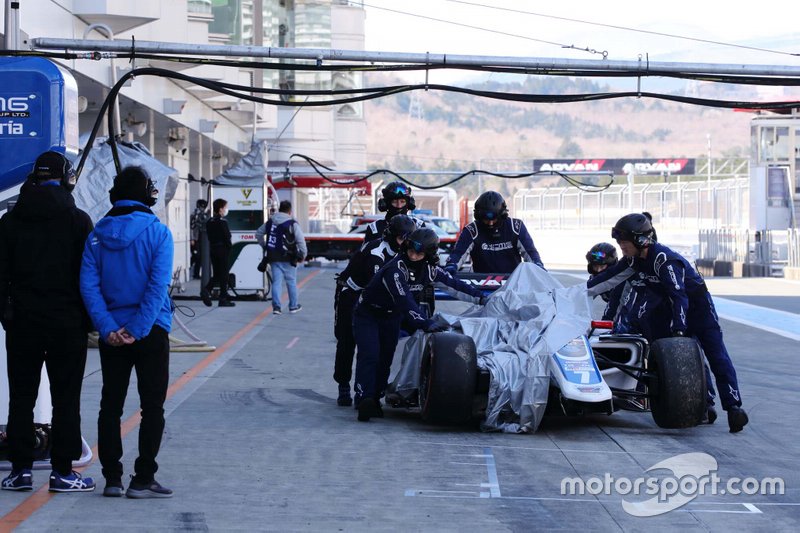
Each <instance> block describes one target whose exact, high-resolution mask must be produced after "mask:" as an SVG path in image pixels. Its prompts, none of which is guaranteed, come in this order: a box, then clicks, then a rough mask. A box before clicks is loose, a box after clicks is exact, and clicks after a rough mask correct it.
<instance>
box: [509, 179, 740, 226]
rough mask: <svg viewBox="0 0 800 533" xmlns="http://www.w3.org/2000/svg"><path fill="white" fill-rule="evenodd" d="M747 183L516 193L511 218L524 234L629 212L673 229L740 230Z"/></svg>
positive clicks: (597, 222)
mask: <svg viewBox="0 0 800 533" xmlns="http://www.w3.org/2000/svg"><path fill="white" fill-rule="evenodd" d="M749 198H750V185H749V179H748V178H730V179H723V180H714V181H711V182H707V181H690V182H683V183H679V182H673V183H643V184H634V185H633V188H632V189H631V188H629V187H628V185H612V186H611V187H609V188H608V189H606V190H604V191H602V192H587V191H581V190H579V189H576V188H574V187H540V188H532V189H521V190H519V191H517V193H516V194H515V195H514V198H513V202H514V204H513V205H514V216H516V217H517V218H521V219H523V220H524V221H525V224H526V225H528V227H529V229H530V228H533V229H547V228H561V229H581V228H595V227H598V226H600V227H608V226H612V225H613V224H614V223H615V222H616V221H617V220H618V219H619V218H620V217H621V216H623V215H625V214H627V213H630V212H631V211H648V212H649V213H651V214H652V215H653V224H655V225H657V226H658V227H659V228H664V229H676V230H694V229H697V230H699V229H720V228H725V227H741V226H742V225H744V226H746V225H747V222H748V218H749Z"/></svg>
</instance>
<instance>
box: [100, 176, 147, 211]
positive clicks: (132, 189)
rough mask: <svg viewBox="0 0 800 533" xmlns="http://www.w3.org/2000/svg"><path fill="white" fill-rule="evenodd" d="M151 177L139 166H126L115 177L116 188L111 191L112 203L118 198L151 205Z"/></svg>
mask: <svg viewBox="0 0 800 533" xmlns="http://www.w3.org/2000/svg"><path fill="white" fill-rule="evenodd" d="M148 180H149V178H148V177H147V174H145V172H144V170H143V169H141V168H139V167H126V168H124V169H122V172H120V173H119V174H117V177H116V178H114V188H112V189H111V190H110V191H109V194H110V196H111V203H114V202H116V201H118V200H135V201H137V202H141V203H143V204H145V205H149V204H148V201H149V200H150V197H149V194H148V193H149V191H148V186H147V182H148Z"/></svg>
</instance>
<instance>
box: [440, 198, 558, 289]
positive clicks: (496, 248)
mask: <svg viewBox="0 0 800 533" xmlns="http://www.w3.org/2000/svg"><path fill="white" fill-rule="evenodd" d="M473 214H474V216H475V220H474V221H473V222H470V223H469V224H467V225H466V226H465V227H464V230H463V231H462V232H461V235H459V237H458V242H456V246H455V248H454V249H453V251H452V253H451V254H450V257H449V258H448V259H447V266H445V269H446V270H447V272H449V273H450V275H453V276H455V275H456V272H457V271H458V268H459V267H460V266H461V264H462V263H463V262H464V261H465V260H466V258H467V256H469V257H471V258H472V271H473V272H478V273H486V274H488V273H499V274H510V273H511V272H513V271H514V269H515V268H517V265H519V264H520V263H521V262H522V261H523V260H524V261H527V262H531V263H535V264H537V265H539V266H540V267H542V268H544V265H543V264H542V259H541V257H539V252H538V251H537V250H536V246H534V244H533V239H531V236H530V234H529V233H528V229H527V228H526V227H525V223H524V222H522V221H521V220H519V219H517V218H511V217H509V216H508V207H507V206H506V202H505V200H503V197H502V196H501V195H500V194H499V193H497V192H495V191H487V192H485V193H483V194H481V195H480V196H479V197H478V199H477V200H475V209H474V213H473Z"/></svg>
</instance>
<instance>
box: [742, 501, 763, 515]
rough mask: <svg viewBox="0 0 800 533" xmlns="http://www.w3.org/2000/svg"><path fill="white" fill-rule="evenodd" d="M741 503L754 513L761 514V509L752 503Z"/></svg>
mask: <svg viewBox="0 0 800 533" xmlns="http://www.w3.org/2000/svg"><path fill="white" fill-rule="evenodd" d="M742 505H744V506H745V507H747V508H748V509H750V510H751V511H753V512H754V513H758V514H762V513H761V509H759V508H758V507H756V506H755V505H753V504H752V503H743V504H742Z"/></svg>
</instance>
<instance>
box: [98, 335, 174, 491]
mask: <svg viewBox="0 0 800 533" xmlns="http://www.w3.org/2000/svg"><path fill="white" fill-rule="evenodd" d="M100 364H101V366H102V371H103V393H102V397H101V399H100V417H99V419H98V421H97V429H98V438H97V448H98V455H99V457H100V464H101V465H102V467H103V476H104V477H105V478H106V479H107V480H113V481H120V480H121V479H122V463H121V462H120V459H122V436H121V429H120V420H121V418H122V409H123V406H124V405H125V397H126V396H127V394H128V385H129V383H130V379H131V370H132V369H134V368H135V369H136V380H137V388H138V390H139V406H140V407H141V410H142V421H141V424H140V426H139V457H138V458H137V459H136V463H135V464H134V471H135V473H136V476H135V478H134V479H135V480H136V482H137V483H148V482H150V481H152V480H153V476H154V475H155V473H156V471H157V470H158V463H156V456H157V455H158V450H159V448H160V447H161V437H162V435H163V433H164V400H166V398H167V385H168V384H169V335H168V334H167V332H166V331H165V330H164V329H162V328H160V327H158V326H153V329H152V330H150V333H149V334H148V335H147V337H144V338H143V339H140V340H138V341H136V342H134V343H133V344H129V345H127V346H109V345H108V344H105V343H103V342H101V343H100Z"/></svg>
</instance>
